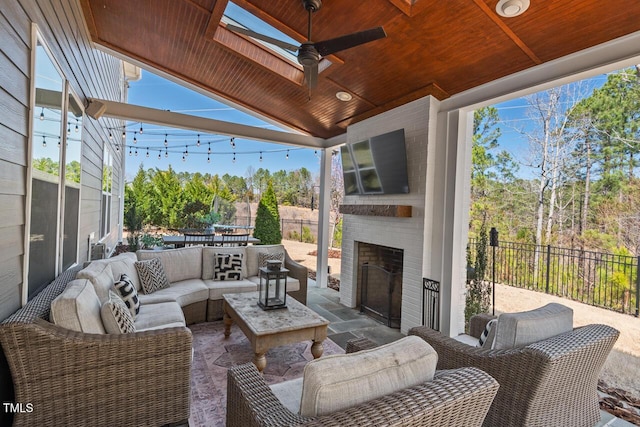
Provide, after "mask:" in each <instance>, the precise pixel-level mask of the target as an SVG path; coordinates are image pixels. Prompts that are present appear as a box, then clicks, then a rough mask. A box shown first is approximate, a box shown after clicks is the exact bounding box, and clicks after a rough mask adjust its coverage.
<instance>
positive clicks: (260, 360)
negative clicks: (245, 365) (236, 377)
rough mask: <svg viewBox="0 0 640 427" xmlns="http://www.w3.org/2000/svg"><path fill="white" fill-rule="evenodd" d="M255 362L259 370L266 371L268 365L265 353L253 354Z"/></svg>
mask: <svg viewBox="0 0 640 427" xmlns="http://www.w3.org/2000/svg"><path fill="white" fill-rule="evenodd" d="M253 364H254V365H256V368H258V372H262V371H264V368H266V367H267V358H266V357H265V356H264V353H255V354H254V355H253Z"/></svg>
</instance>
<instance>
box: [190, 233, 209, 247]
mask: <svg viewBox="0 0 640 427" xmlns="http://www.w3.org/2000/svg"><path fill="white" fill-rule="evenodd" d="M214 238H215V235H214V234H205V233H197V234H196V233H184V245H185V247H186V246H198V245H204V246H213V244H214Z"/></svg>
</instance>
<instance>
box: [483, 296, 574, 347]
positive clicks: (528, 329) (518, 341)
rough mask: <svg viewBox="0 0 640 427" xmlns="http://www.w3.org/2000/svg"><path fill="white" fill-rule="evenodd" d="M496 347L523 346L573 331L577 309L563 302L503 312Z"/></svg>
mask: <svg viewBox="0 0 640 427" xmlns="http://www.w3.org/2000/svg"><path fill="white" fill-rule="evenodd" d="M495 329H496V337H495V341H494V344H493V348H495V349H508V348H515V347H522V346H525V345H527V344H531V343H534V342H536V341H541V340H544V339H547V338H551V337H553V336H556V335H559V334H562V333H565V332H569V331H571V330H573V310H572V309H570V308H569V307H566V306H564V305H562V304H556V303H550V304H547V305H545V306H544V307H540V308H536V309H535V310H531V311H523V312H520V313H503V314H501V315H500V316H499V317H498V322H497V323H496V326H495Z"/></svg>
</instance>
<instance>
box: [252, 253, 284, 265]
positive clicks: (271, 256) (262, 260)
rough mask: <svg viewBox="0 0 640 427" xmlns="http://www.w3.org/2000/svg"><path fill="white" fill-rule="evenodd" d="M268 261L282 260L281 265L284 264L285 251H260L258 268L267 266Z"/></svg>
mask: <svg viewBox="0 0 640 427" xmlns="http://www.w3.org/2000/svg"><path fill="white" fill-rule="evenodd" d="M267 261H280V262H281V265H283V264H284V252H278V253H269V252H258V268H261V267H266V266H267Z"/></svg>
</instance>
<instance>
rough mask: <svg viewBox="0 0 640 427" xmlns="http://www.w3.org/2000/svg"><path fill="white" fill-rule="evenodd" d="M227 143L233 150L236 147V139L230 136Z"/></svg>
mask: <svg viewBox="0 0 640 427" xmlns="http://www.w3.org/2000/svg"><path fill="white" fill-rule="evenodd" d="M229 143H230V144H231V148H233V149H234V150H235V149H236V139H235V138H233V137H232V138H231V141H229Z"/></svg>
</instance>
